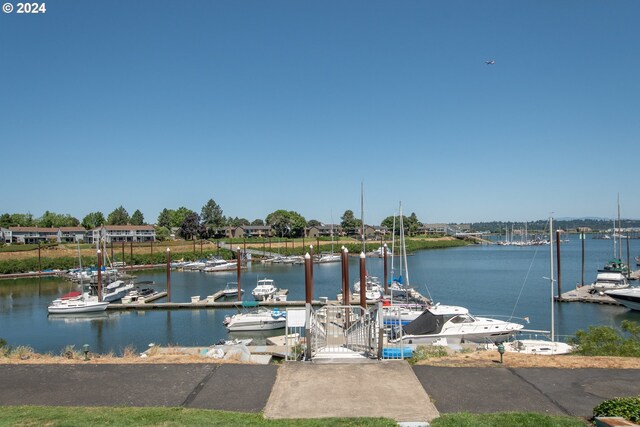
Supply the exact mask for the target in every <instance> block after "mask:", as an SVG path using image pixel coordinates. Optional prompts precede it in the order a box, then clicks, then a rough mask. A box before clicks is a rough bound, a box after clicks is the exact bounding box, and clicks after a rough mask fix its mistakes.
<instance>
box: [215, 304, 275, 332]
mask: <svg viewBox="0 0 640 427" xmlns="http://www.w3.org/2000/svg"><path fill="white" fill-rule="evenodd" d="M223 323H224V325H225V326H226V328H227V329H228V330H229V331H232V332H234V331H263V330H270V329H279V328H284V327H285V326H286V323H287V317H286V312H284V311H280V310H278V309H277V308H274V309H273V310H269V309H266V308H260V309H258V310H256V311H249V312H247V313H238V314H234V315H233V316H227V317H225V319H224V322H223Z"/></svg>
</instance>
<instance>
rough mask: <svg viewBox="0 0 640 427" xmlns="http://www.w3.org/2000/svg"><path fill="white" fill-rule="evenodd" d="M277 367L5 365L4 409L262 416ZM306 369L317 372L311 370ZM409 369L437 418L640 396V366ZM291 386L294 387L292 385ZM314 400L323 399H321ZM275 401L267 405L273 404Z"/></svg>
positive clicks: (568, 409) (564, 410)
mask: <svg viewBox="0 0 640 427" xmlns="http://www.w3.org/2000/svg"><path fill="white" fill-rule="evenodd" d="M293 363H302V362H293ZM380 363H382V364H384V363H386V362H380ZM279 369H282V368H281V367H279V366H278V365H242V364H213V363H212V364H113V365H112V364H92V363H91V362H87V363H86V364H70V365H67V364H60V365H55V364H52V365H47V364H43V365H35V364H15V365H14V364H0V405H1V406H7V405H44V406H139V407H145V406H147V407H148V406H168V407H188V408H203V409H220V410H227V411H238V412H261V411H264V410H265V407H267V404H268V402H269V399H270V396H271V398H272V399H277V398H278V393H272V389H274V385H275V384H276V378H277V377H278V370H279ZM307 369H313V368H312V365H311V366H309V367H307ZM344 369H349V368H348V367H344V366H343V367H341V368H340V369H326V368H324V371H323V375H322V376H317V378H315V379H314V381H324V382H325V386H330V385H331V384H332V383H333V382H335V384H339V382H340V381H341V380H342V381H344V377H345V372H344ZM353 369H356V368H353ZM384 369H385V370H386V372H385V375H384V377H383V378H379V380H383V381H387V382H388V381H391V382H393V381H398V382H399V383H400V382H402V380H401V378H402V375H397V376H394V374H393V368H389V367H388V366H386V367H384ZM398 369H404V368H402V367H399V368H398ZM409 372H413V373H414V374H415V376H416V378H417V380H418V381H416V382H415V383H414V385H412V387H420V385H421V386H422V388H424V391H426V393H427V394H428V395H429V397H430V398H431V400H432V402H433V403H434V404H435V407H436V409H437V410H438V411H439V412H440V413H452V412H472V413H488V412H503V411H533V412H539V413H548V414H562V415H573V416H580V417H590V416H592V410H593V407H594V406H596V405H598V404H599V403H600V402H602V401H603V400H606V399H610V398H613V397H619V396H639V395H640V366H639V369H554V368H508V367H493V368H447V367H435V366H413V367H412V368H411V369H410V370H409ZM283 374H284V371H283ZM332 375H334V376H335V378H334V377H332ZM405 376H406V373H405ZM280 377H281V378H279V379H278V381H279V387H284V389H286V388H287V384H285V383H282V382H283V381H285V382H286V378H288V377H290V378H292V379H291V381H300V380H301V379H300V378H297V377H295V376H285V375H280ZM356 382H357V381H356ZM290 386H291V388H292V389H295V384H290ZM397 386H398V387H400V389H402V390H403V393H411V390H406V387H404V388H402V387H403V384H397ZM404 386H406V382H405V383H404ZM312 389H313V388H312ZM420 392H421V391H420ZM317 399H318V402H320V401H321V396H318V397H317ZM277 403H278V402H270V405H269V406H273V405H274V404H277ZM325 409H326V410H327V414H326V416H331V415H332V414H331V413H330V412H331V406H327V407H325Z"/></svg>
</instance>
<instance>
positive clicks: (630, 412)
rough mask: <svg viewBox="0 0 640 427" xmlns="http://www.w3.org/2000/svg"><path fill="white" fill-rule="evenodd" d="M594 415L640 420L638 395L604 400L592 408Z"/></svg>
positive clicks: (639, 399) (635, 421)
mask: <svg viewBox="0 0 640 427" xmlns="http://www.w3.org/2000/svg"><path fill="white" fill-rule="evenodd" d="M593 416H594V417H622V418H624V419H626V420H628V421H631V422H634V423H637V422H639V421H640V396H637V397H616V398H614V399H609V400H605V401H604V402H602V403H601V404H599V405H598V406H596V407H595V408H593Z"/></svg>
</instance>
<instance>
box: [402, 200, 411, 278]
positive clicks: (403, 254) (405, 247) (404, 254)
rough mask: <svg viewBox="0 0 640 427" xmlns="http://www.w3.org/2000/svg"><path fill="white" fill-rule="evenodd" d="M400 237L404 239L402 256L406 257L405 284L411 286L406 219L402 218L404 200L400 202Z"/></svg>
mask: <svg viewBox="0 0 640 427" xmlns="http://www.w3.org/2000/svg"><path fill="white" fill-rule="evenodd" d="M400 224H401V226H400V233H401V234H400V238H401V241H402V244H401V246H400V247H401V248H402V257H403V258H404V274H405V276H406V278H407V280H406V281H405V283H406V284H405V285H404V286H409V284H410V283H411V282H410V281H409V268H408V267H407V245H406V243H405V241H404V220H403V219H402V202H400Z"/></svg>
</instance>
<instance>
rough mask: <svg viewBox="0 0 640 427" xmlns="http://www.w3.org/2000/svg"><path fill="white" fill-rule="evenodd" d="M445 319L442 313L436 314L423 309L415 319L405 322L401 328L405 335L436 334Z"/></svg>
mask: <svg viewBox="0 0 640 427" xmlns="http://www.w3.org/2000/svg"><path fill="white" fill-rule="evenodd" d="M445 322H446V319H445V317H444V316H442V315H436V314H433V313H432V312H430V311H429V310H425V311H423V312H422V314H421V315H420V316H418V317H416V319H415V320H413V321H412V322H410V323H408V324H406V325H405V326H404V328H403V331H404V334H405V335H432V334H438V333H440V331H441V330H442V326H443V325H444V323H445Z"/></svg>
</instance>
